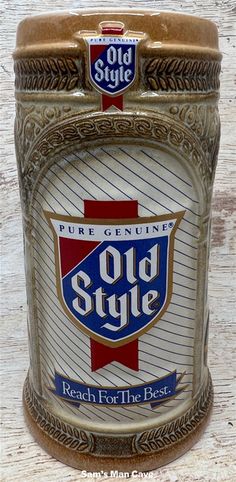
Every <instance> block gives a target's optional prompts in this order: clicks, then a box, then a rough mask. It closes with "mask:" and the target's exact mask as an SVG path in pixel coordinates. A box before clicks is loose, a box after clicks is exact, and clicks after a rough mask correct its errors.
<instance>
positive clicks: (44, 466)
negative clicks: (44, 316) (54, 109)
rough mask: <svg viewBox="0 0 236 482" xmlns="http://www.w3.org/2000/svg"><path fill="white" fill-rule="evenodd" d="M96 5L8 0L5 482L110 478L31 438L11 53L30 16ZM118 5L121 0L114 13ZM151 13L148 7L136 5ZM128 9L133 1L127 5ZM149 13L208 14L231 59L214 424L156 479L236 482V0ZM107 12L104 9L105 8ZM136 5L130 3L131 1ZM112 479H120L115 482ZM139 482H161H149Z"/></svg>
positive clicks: (214, 328) (215, 266)
mask: <svg viewBox="0 0 236 482" xmlns="http://www.w3.org/2000/svg"><path fill="white" fill-rule="evenodd" d="M98 3H99V2H96V1H95V0H91V1H90V2H87V1H80V2H79V1H72V0H71V1H69V0H64V1H63V0H54V1H53V2H51V1H50V0H41V1H40V2H39V1H36V0H17V1H14V0H12V1H11V0H2V2H1V10H2V14H1V16H0V18H1V22H2V25H1V50H2V52H1V61H0V62H1V65H0V71H1V80H2V83H1V85H2V89H1V97H2V100H1V125H0V129H1V143H0V144H1V145H0V149H1V159H2V162H1V188H2V196H1V200H2V202H1V206H2V212H3V214H2V218H3V241H2V245H3V247H2V254H3V257H2V264H1V269H2V297H1V299H2V323H1V327H2V337H1V339H2V342H3V343H2V344H3V346H2V349H1V360H2V378H1V380H2V384H1V385H2V387H3V388H2V397H1V398H2V425H3V428H2V431H1V437H2V443H1V448H2V456H1V458H2V464H1V465H2V474H1V480H2V481H7V482H10V481H14V482H20V481H24V482H27V481H30V482H31V481H37V482H41V481H49V482H52V481H58V482H62V481H63V482H64V481H71V482H72V481H80V480H102V481H104V480H107V478H106V477H101V478H95V477H94V478H92V477H91V476H89V474H88V476H87V477H83V474H81V473H80V472H79V471H77V470H75V469H72V468H70V467H67V466H64V465H63V464H61V463H60V462H58V461H56V460H54V459H52V457H50V456H49V455H47V454H46V453H45V452H44V451H43V450H42V449H41V448H40V447H39V446H38V445H37V443H36V442H34V440H33V439H32V437H31V435H30V434H29V433H28V431H27V428H26V426H25V423H24V420H23V413H22V402H21V392H22V384H23V381H24V378H25V376H26V372H27V367H28V351H27V332H26V295H25V278H24V261H23V245H22V226H21V208H20V200H19V192H18V181H17V170H16V162H15V155H14V137H13V125H14V75H13V63H12V59H11V54H12V51H13V49H14V43H15V32H16V26H17V24H18V23H19V22H20V20H22V19H23V18H24V17H25V16H26V15H31V14H37V13H41V12H45V11H50V10H51V11H52V10H56V9H57V10H65V9H72V8H78V7H79V6H86V4H87V5H88V4H89V5H90V6H98ZM112 3H113V4H114V5H117V2H115V1H114V0H113V1H112V0H111V1H110V2H103V5H104V6H107V5H108V6H110V5H111V4H112ZM130 3H131V4H132V5H136V6H138V5H141V4H142V3H141V2H139V1H136V2H134V1H133V2H130ZM124 4H125V2H124ZM144 4H145V5H146V6H147V5H148V6H150V7H155V8H157V9H163V7H164V8H165V10H173V11H181V12H186V13H191V14H195V15H200V16H203V17H205V18H208V19H211V20H213V21H215V23H216V24H217V25H218V28H219V35H220V48H221V52H222V53H223V63H222V74H221V100H220V113H221V122H222V137H221V148H220V154H219V162H218V168H217V173H216V180H215V189H214V202H213V222H212V248H211V262H210V276H209V298H210V308H211V326H210V339H209V366H210V369H211V373H212V377H213V381H214V388H215V401H214V412H213V416H212V419H211V423H210V425H209V426H208V428H207V430H206V432H205V434H204V436H203V437H202V438H201V440H200V441H199V442H198V443H197V444H196V445H195V446H194V448H193V449H192V450H190V451H189V452H188V453H186V454H185V455H184V456H183V457H181V458H180V459H178V460H177V461H175V462H172V463H171V464H169V465H168V466H166V467H164V468H161V469H159V470H157V471H154V472H153V473H152V474H151V476H152V478H153V479H154V480H158V481H161V482H162V481H163V482H164V481H170V482H177V481H188V482H191V481H211V482H212V481H216V482H218V481H222V482H223V481H224V482H225V481H230V482H233V481H235V480H236V469H235V453H236V448H235V438H236V430H235V428H236V421H235V403H236V400H235V392H236V390H235V384H234V379H235V372H236V371H235V366H234V367H233V365H234V362H235V338H234V337H233V331H235V323H234V321H235V307H236V300H235V292H236V289H235V288H236V286H235V285H236V281H235V276H234V275H235V254H236V242H235V237H236V230H235V225H234V223H235V221H236V216H235V211H236V176H235V172H236V169H235V162H236V159H235V138H236V102H235V93H236V88H235V78H234V75H235V69H234V67H235V63H236V21H235V19H236V17H235V13H236V7H235V2H234V0H193V1H191V2H190V1H189V0H182V1H178V0H167V1H166V2H164V5H163V2H162V1H161V0H157V1H146V2H145V3H144ZM99 5H101V4H100V3H99ZM126 5H127V3H126ZM109 480H111V481H114V480H118V478H116V479H114V478H111V479H109ZM119 480H125V479H124V478H123V477H120V478H119ZM132 480H151V479H150V476H149V478H148V477H146V478H145V479H141V478H139V479H135V478H134V477H133V478H132Z"/></svg>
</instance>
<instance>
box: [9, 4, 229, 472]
mask: <svg viewBox="0 0 236 482" xmlns="http://www.w3.org/2000/svg"><path fill="white" fill-rule="evenodd" d="M220 60H221V55H220V53H219V50H218V37H217V30H216V27H215V25H214V24H213V23H211V22H209V21H207V20H204V19H201V18H196V17H192V16H188V15H182V14H174V13H167V12H158V11H146V10H132V9H131V10H122V9H120V10H111V11H108V10H101V11H99V12H98V11H96V10H90V11H89V10H88V11H85V10H81V11H75V12H69V13H55V14H46V15H40V16H36V17H31V18H26V19H25V20H24V21H23V22H21V23H20V25H19V27H18V31H17V42H16V50H15V52H14V63H15V74H16V126H15V140H16V155H17V163H18V170H19V182H20V191H21V199H22V211H23V225H24V242H25V265H26V285H27V298H28V331H29V351H30V369H29V374H28V377H27V379H26V382H25V386H24V395H23V399H24V408H25V417H26V421H27V423H28V425H29V428H30V431H31V432H32V434H33V435H34V436H35V438H36V440H38V442H39V443H40V445H42V447H44V448H45V450H47V451H48V452H49V453H50V454H52V455H53V456H54V457H55V458H57V459H59V460H61V461H63V462H65V463H66V464H69V465H71V466H73V467H77V468H79V469H86V470H89V471H99V470H105V471H111V470H119V471H126V472H127V471H129V472H131V471H132V470H143V471H146V470H150V469H153V468H156V467H159V466H161V465H163V464H166V463H168V462H169V461H171V460H173V459H175V458H176V457H178V456H180V455H181V454H183V453H184V452H185V451H186V450H188V449H189V448H190V447H191V446H192V445H193V444H194V443H195V442H196V440H198V438H199V436H200V435H201V433H202V431H203V430H204V428H205V425H206V423H207V421H208V419H209V415H210V411H211V407H212V400H213V392H212V384H211V378H210V374H209V370H208V368H207V333H208V322H209V312H208V301H207V272H208V259H209V239H210V206H211V196H212V186H213V179H214V172H215V167H216V162H217V153H218V145H219V132H220V127H219V116H218V109H217V101H218V91H219V73H220Z"/></svg>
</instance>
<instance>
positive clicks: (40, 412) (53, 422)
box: [23, 376, 94, 452]
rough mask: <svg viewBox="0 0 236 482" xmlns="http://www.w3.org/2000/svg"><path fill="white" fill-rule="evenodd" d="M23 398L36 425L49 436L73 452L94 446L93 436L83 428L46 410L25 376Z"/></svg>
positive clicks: (91, 449) (88, 450) (89, 450)
mask: <svg viewBox="0 0 236 482" xmlns="http://www.w3.org/2000/svg"><path fill="white" fill-rule="evenodd" d="M23 393H24V400H25V403H26V405H27V409H28V411H29V413H30V415H31V417H32V418H33V419H34V421H35V422H36V424H37V425H38V427H39V428H40V429H41V430H43V431H44V432H45V433H46V434H47V435H48V436H49V437H50V438H52V439H53V440H55V441H56V442H58V443H59V444H61V445H63V446H64V447H67V448H69V449H70V450H74V451H75V452H92V451H93V446H94V440H93V436H92V434H90V433H87V432H85V431H84V430H79V429H77V428H76V427H73V426H72V425H70V424H68V423H64V422H62V421H61V420H60V419H59V418H57V417H55V415H52V414H51V413H50V412H49V411H48V410H46V409H45V408H44V407H43V406H42V404H41V403H40V401H39V400H38V398H37V397H36V395H35V393H34V390H33V389H32V388H31V385H30V382H29V377H28V376H27V378H26V381H25V384H24V392H23Z"/></svg>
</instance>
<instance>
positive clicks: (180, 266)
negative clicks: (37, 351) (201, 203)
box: [33, 145, 199, 423]
mask: <svg viewBox="0 0 236 482" xmlns="http://www.w3.org/2000/svg"><path fill="white" fill-rule="evenodd" d="M175 173H176V174H177V176H178V177H176V176H175ZM84 199H96V200H112V199H115V200H122V199H137V200H138V202H139V215H140V216H150V215H158V214H164V213H168V212H177V211H182V210H186V213H185V216H184V220H183V221H182V222H181V225H180V228H179V229H178V231H177V233H176V242H175V252H174V275H173V282H174V283H173V296H172V299H171V303H170V305H169V307H168V309H167V311H166V313H165V314H164V315H163V317H162V319H161V320H160V321H159V322H158V323H157V324H156V325H155V326H154V327H153V328H151V330H150V331H149V332H148V333H146V334H144V335H143V336H141V337H140V339H139V362H140V370H139V372H134V371H132V370H129V369H127V368H125V367H124V366H122V365H120V364H119V363H116V362H115V363H112V364H109V365H107V367H104V368H103V369H100V370H98V371H97V372H91V370H90V341H89V337H88V336H86V335H85V334H84V333H83V332H81V331H80V330H78V329H77V328H76V327H75V326H74V325H73V324H72V322H71V321H70V320H68V318H67V317H66V315H65V314H64V311H63V309H62V307H61V305H60V303H59V301H58V298H57V292H56V281H55V263H54V246H53V238H52V232H51V230H50V228H49V226H48V224H47V221H46V219H45V218H44V216H43V214H42V210H47V211H54V212H56V213H58V214H69V215H72V216H83V212H84V211H83V210H84V203H83V201H84ZM33 216H34V219H35V223H34V224H35V249H34V258H35V275H36V280H37V283H36V286H37V306H38V315H39V327H40V348H41V354H42V365H43V371H42V376H43V380H45V385H47V384H48V380H47V381H46V378H47V373H49V375H51V376H52V374H53V373H54V369H56V370H57V371H59V372H60V373H63V374H65V375H67V376H68V377H71V378H73V379H77V380H78V381H82V382H87V383H89V384H96V385H99V386H103V385H105V386H124V385H134V384H135V385H137V384H141V383H144V382H148V381H151V380H153V379H155V378H158V377H162V376H165V375H167V374H168V373H170V372H171V371H173V370H177V372H178V373H179V374H181V373H182V372H186V375H185V377H184V378H183V380H182V381H181V383H182V384H186V383H187V384H188V387H187V389H186V391H185V392H182V393H181V394H180V395H179V396H178V397H177V398H176V399H174V400H171V401H170V402H166V403H165V404H163V405H161V406H160V407H158V409H155V410H151V408H150V406H149V405H142V406H135V407H134V406H132V407H114V408H111V407H104V406H103V407H100V406H99V407H98V406H97V405H93V406H89V405H86V404H83V405H81V408H80V409H78V408H76V407H73V406H72V405H69V404H68V403H66V402H64V401H62V400H58V398H57V397H55V396H54V395H53V394H52V393H50V392H48V390H47V389H45V396H46V397H48V398H50V399H52V400H53V403H54V404H58V407H59V406H60V407H61V406H63V407H64V410H67V411H68V413H74V414H76V416H77V417H78V418H80V417H81V418H83V419H86V418H87V419H88V420H90V419H92V420H94V421H98V422H99V421H101V420H106V421H112V422H114V423H116V422H117V423H118V422H119V421H125V420H127V422H128V421H129V420H141V419H142V418H143V419H145V418H146V417H152V416H156V414H157V413H160V414H161V413H164V412H165V411H168V410H169V409H170V407H175V406H177V404H179V403H181V402H182V401H184V400H186V399H187V398H188V397H189V396H190V395H191V383H192V373H193V339H194V317H195V303H196V301H195V300H196V273H197V272H196V268H197V236H198V222H199V212H198V203H197V193H196V192H195V190H194V189H193V187H192V184H191V180H190V178H189V176H188V175H187V172H186V170H185V169H184V168H183V166H181V163H179V162H178V161H177V160H175V159H173V158H172V157H171V156H169V155H168V154H166V153H165V154H164V153H158V151H157V150H155V149H153V148H149V147H145V148H139V147H138V146H128V145H127V146H122V147H121V146H119V145H117V146H106V147H104V148H94V149H89V152H76V153H74V154H73V155H71V156H67V157H65V158H62V160H61V162H60V163H59V164H57V165H54V166H52V167H51V168H50V169H49V170H48V172H47V174H46V176H45V178H44V179H43V182H42V184H41V186H40V188H39V190H38V193H37V195H36V197H35V202H34V209H33Z"/></svg>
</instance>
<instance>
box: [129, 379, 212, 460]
mask: <svg viewBox="0 0 236 482" xmlns="http://www.w3.org/2000/svg"><path fill="white" fill-rule="evenodd" d="M212 403H213V386H212V381H211V377H210V375H209V382H208V384H207V386H206V388H205V390H204V391H203V393H202V395H201V396H200V398H199V399H198V400H197V401H196V403H195V404H194V405H193V407H191V408H190V409H189V410H188V411H187V412H186V414H185V415H183V416H181V417H179V418H177V419H176V420H174V421H173V422H170V423H167V424H165V425H163V426H161V427H159V428H158V429H154V430H149V431H147V432H143V433H142V434H141V435H140V434H139V435H136V436H135V437H134V439H133V450H134V452H136V453H139V454H144V453H146V454H147V453H151V452H157V451H159V450H162V449H163V448H166V447H167V446H170V445H172V446H173V444H175V443H177V442H180V441H181V440H183V439H184V438H185V437H187V436H188V435H190V433H191V432H193V431H194V430H195V429H196V428H197V426H198V425H200V423H201V421H202V420H203V419H204V418H205V416H206V415H207V413H208V411H209V410H210V407H211V405H212Z"/></svg>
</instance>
